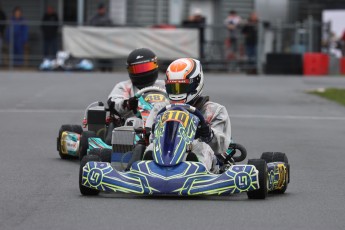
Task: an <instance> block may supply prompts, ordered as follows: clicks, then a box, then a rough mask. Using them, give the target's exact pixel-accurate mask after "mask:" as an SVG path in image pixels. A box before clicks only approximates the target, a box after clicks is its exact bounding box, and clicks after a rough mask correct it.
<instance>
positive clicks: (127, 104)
mask: <svg viewBox="0 0 345 230" xmlns="http://www.w3.org/2000/svg"><path fill="white" fill-rule="evenodd" d="M123 107H124V108H127V109H128V110H133V111H136V110H137V107H138V98H136V97H131V98H129V99H128V100H125V101H124V103H123Z"/></svg>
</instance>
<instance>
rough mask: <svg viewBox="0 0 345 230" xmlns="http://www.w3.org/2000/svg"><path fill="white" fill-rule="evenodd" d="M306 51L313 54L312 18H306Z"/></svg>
mask: <svg viewBox="0 0 345 230" xmlns="http://www.w3.org/2000/svg"><path fill="white" fill-rule="evenodd" d="M308 51H309V52H313V16H312V15H309V16H308Z"/></svg>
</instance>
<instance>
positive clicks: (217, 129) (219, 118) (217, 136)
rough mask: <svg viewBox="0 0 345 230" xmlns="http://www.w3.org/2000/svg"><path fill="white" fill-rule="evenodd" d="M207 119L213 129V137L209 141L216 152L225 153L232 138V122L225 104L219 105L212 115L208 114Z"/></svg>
mask: <svg viewBox="0 0 345 230" xmlns="http://www.w3.org/2000/svg"><path fill="white" fill-rule="evenodd" d="M206 120H207V121H208V123H209V124H210V126H211V129H212V131H213V138H212V140H211V141H210V142H209V143H208V144H209V145H210V146H211V148H212V150H213V151H214V152H215V153H224V152H226V150H227V149H228V147H229V144H230V140H231V122H230V117H229V115H228V112H227V110H226V108H225V107H224V106H218V107H217V108H216V110H215V111H214V113H213V114H212V115H208V116H207V115H206Z"/></svg>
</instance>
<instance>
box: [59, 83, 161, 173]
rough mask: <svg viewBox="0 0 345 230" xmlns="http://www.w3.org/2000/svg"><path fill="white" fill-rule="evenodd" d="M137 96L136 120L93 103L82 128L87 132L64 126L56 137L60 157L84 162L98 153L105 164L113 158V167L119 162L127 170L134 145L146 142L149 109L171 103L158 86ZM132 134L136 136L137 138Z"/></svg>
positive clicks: (148, 88) (86, 112) (78, 128)
mask: <svg viewBox="0 0 345 230" xmlns="http://www.w3.org/2000/svg"><path fill="white" fill-rule="evenodd" d="M135 97H137V98H138V108H137V109H136V110H135V111H134V112H135V115H136V117H131V118H128V119H127V120H126V121H124V120H123V119H122V118H121V117H120V115H119V114H118V113H117V112H116V111H115V110H114V108H106V107H105V106H104V104H103V103H102V102H94V103H92V104H90V105H89V106H88V107H87V109H86V111H85V114H84V120H83V125H84V127H85V128H86V127H87V128H88V130H86V131H83V129H82V127H81V126H79V125H62V126H61V128H60V130H59V135H58V138H57V150H58V152H59V154H60V157H61V158H62V159H66V158H79V159H80V160H81V159H82V158H83V156H85V155H87V154H88V153H92V154H98V155H99V156H101V157H102V159H103V160H104V161H107V162H111V160H112V159H113V162H114V164H115V162H118V167H119V168H121V169H125V168H126V167H127V164H128V162H129V161H130V159H131V158H132V155H133V153H136V151H132V150H133V146H134V145H135V144H136V143H137V142H138V141H139V140H144V139H145V129H144V125H145V122H146V119H147V117H148V115H149V113H150V110H151V109H152V108H153V106H154V104H155V103H158V102H164V101H167V100H168V99H167V97H166V92H165V90H164V89H161V88H158V87H156V86H150V87H146V88H143V89H141V90H139V91H138V92H137V93H136V94H135ZM107 114H109V116H108V117H107ZM127 134H129V136H128V135H127ZM132 134H135V136H134V138H133V135H132ZM131 138H132V139H131ZM144 145H145V144H144ZM138 148H139V146H138V147H137V149H138ZM140 148H141V149H143V148H144V146H141V147H140ZM113 150H116V151H113ZM139 150H140V149H138V151H139ZM140 151H143V150H140Z"/></svg>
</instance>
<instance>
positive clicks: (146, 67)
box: [127, 62, 158, 74]
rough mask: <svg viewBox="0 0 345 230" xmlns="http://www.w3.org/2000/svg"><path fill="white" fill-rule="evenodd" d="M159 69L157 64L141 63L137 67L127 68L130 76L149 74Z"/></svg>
mask: <svg viewBox="0 0 345 230" xmlns="http://www.w3.org/2000/svg"><path fill="white" fill-rule="evenodd" d="M157 68H158V64H157V62H146V63H140V64H136V65H130V66H128V67H127V69H128V72H129V73H130V74H140V73H145V72H149V71H151V70H154V69H157Z"/></svg>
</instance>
